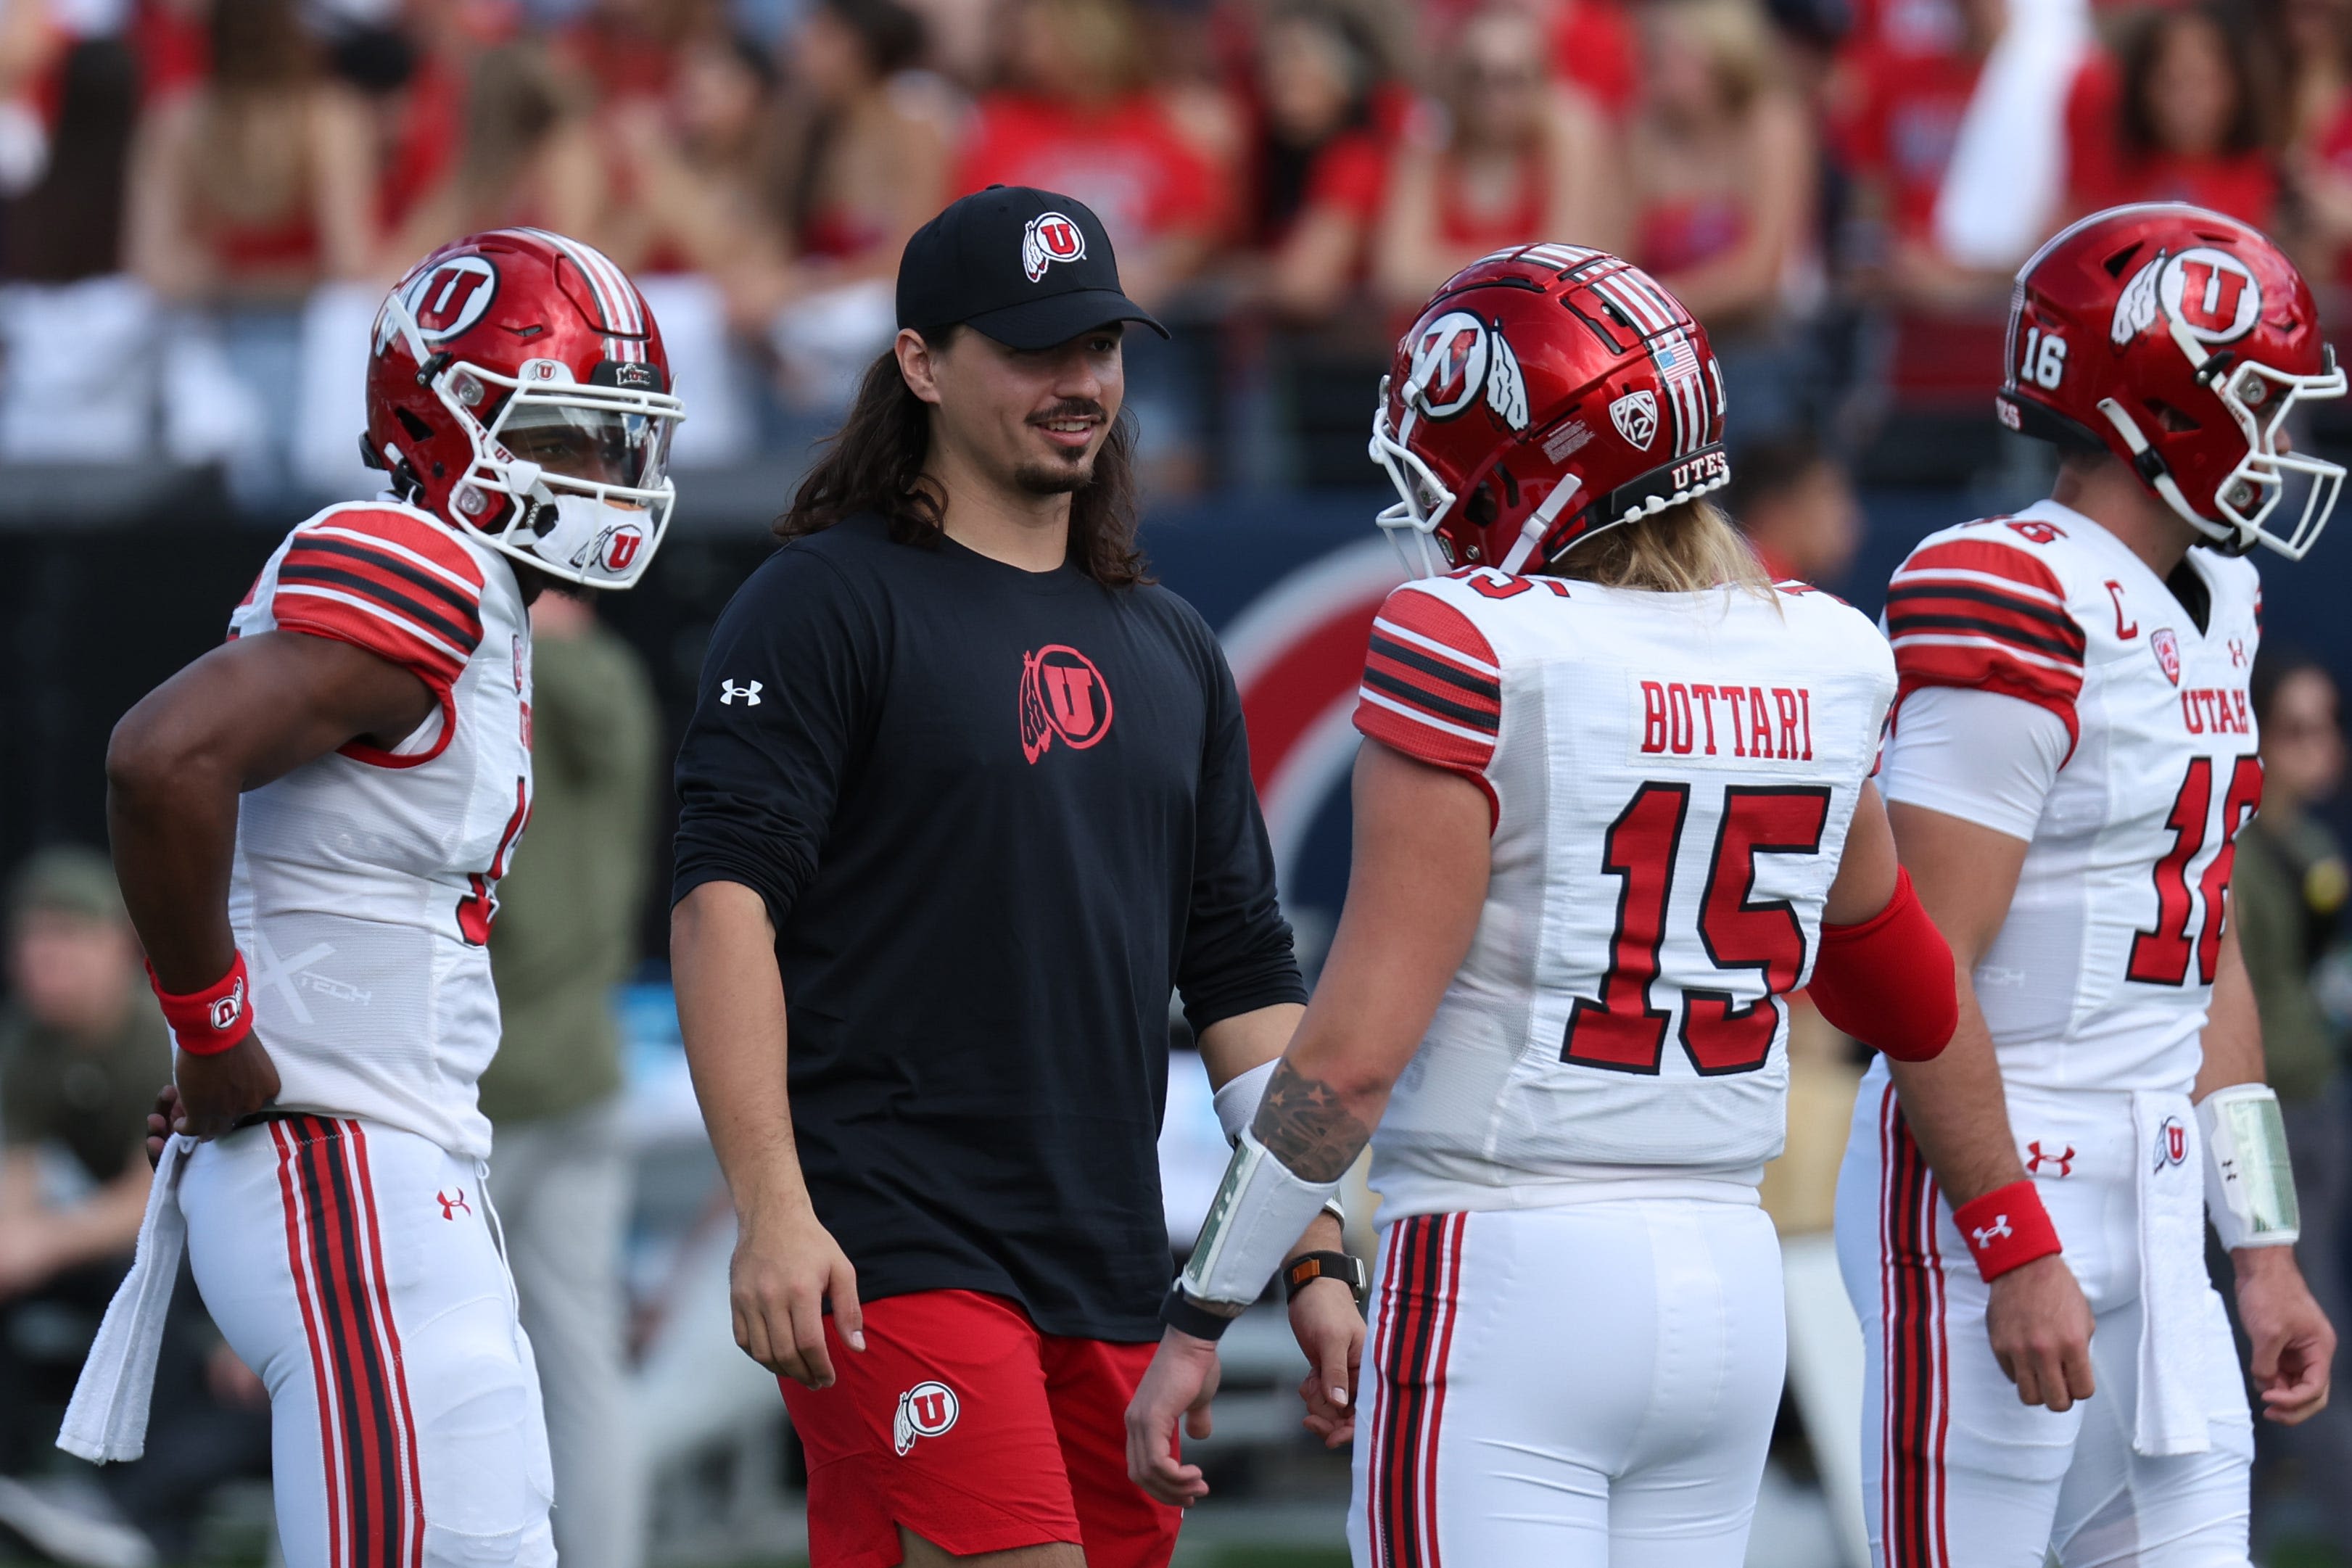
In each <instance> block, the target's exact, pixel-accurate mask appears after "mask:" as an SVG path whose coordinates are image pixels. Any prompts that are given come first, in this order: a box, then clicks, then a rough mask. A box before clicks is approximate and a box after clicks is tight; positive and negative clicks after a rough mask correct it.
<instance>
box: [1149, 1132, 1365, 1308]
mask: <svg viewBox="0 0 2352 1568" xmlns="http://www.w3.org/2000/svg"><path fill="white" fill-rule="evenodd" d="M1338 1193H1339V1183H1337V1182H1308V1181H1302V1180H1301V1179H1300V1178H1299V1177H1297V1175H1295V1174H1293V1173H1291V1169H1290V1167H1289V1166H1287V1165H1286V1164H1284V1163H1282V1162H1281V1161H1280V1160H1278V1159H1276V1158H1275V1156H1274V1154H1273V1152H1271V1151H1269V1150H1268V1149H1267V1148H1266V1146H1265V1144H1263V1143H1261V1142H1258V1141H1257V1134H1256V1133H1255V1132H1252V1131H1249V1130H1247V1129H1246V1128H1245V1129H1244V1130H1243V1131H1242V1135H1241V1140H1240V1142H1237V1143H1236V1144H1234V1157H1233V1160H1232V1161H1231V1163H1228V1164H1227V1165H1226V1166H1225V1179H1224V1180H1223V1182H1220V1183H1219V1184H1217V1196H1216V1201H1215V1202H1213V1203H1212V1204H1211V1205H1209V1217H1208V1218H1207V1219H1205V1220H1202V1222H1201V1239H1200V1240H1199V1241H1198V1242H1196V1243H1195V1244H1194V1245H1193V1247H1192V1259H1191V1261H1189V1262H1187V1263H1186V1264H1185V1265H1184V1272H1183V1273H1182V1274H1181V1275H1180V1276H1178V1277H1177V1280H1176V1285H1177V1289H1181V1290H1182V1291H1183V1292H1184V1294H1185V1295H1187V1296H1189V1297H1191V1298H1192V1300H1195V1301H1201V1302H1204V1303H1207V1304H1208V1305H1210V1306H1211V1307H1220V1306H1222V1307H1231V1308H1234V1309H1235V1310H1238V1309H1240V1308H1243V1307H1246V1306H1248V1305H1249V1304H1250V1303H1251V1302H1253V1301H1255V1300H1257V1299H1258V1297H1259V1296H1260V1295H1262V1294H1264V1293H1265V1285H1266V1281H1267V1280H1269V1279H1273V1278H1274V1271H1275V1270H1276V1269H1277V1268H1281V1267H1282V1262H1283V1259H1284V1258H1287V1257H1289V1256H1290V1250H1291V1248H1292V1247H1297V1245H1298V1238H1299V1237H1301V1236H1303V1235H1305V1234H1306V1232H1307V1226H1309V1225H1310V1224H1312V1223H1314V1219H1315V1216H1316V1215H1318V1214H1320V1213H1321V1212H1322V1210H1323V1206H1324V1205H1326V1204H1328V1203H1330V1202H1331V1201H1332V1199H1333V1197H1334V1196H1335V1195H1336V1194H1338Z"/></svg>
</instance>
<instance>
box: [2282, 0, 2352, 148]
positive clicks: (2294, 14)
mask: <svg viewBox="0 0 2352 1568" xmlns="http://www.w3.org/2000/svg"><path fill="white" fill-rule="evenodd" d="M2261 11H2262V17H2263V34H2264V36H2265V38H2266V41H2267V44H2268V47H2269V52H2270V55H2271V58H2272V59H2273V61H2274V62H2275V63H2276V64H2277V65H2278V66H2279V67H2280V68H2282V69H2283V71H2284V77H2285V79H2284V82H2283V83H2282V84H2281V85H2282V88H2283V90H2282V92H2281V94H2280V101H2281V103H2282V105H2283V107H2284V116H2283V119H2284V123H2283V124H2282V125H2281V126H2280V127H2279V131H2280V132H2281V134H2280V141H2281V142H2282V143H2283V144H2284V145H2285V146H2286V147H2288V148H2290V149H2292V150H2294V151H2297V152H2305V151H2308V150H2310V149H2312V148H2315V147H2316V146H2318V145H2319V143H2320V142H2321V140H2322V139H2323V138H2325V137H2326V134H2327V132H2329V130H2331V129H2332V128H2333V127H2334V126H2335V124H2336V121H2337V120H2338V119H2339V118H2340V117H2341V116H2342V114H2343V112H2344V109H2345V104H2346V100H2347V97H2352V3H2347V0H2265V4H2264V5H2263V6H2262V7H2261Z"/></svg>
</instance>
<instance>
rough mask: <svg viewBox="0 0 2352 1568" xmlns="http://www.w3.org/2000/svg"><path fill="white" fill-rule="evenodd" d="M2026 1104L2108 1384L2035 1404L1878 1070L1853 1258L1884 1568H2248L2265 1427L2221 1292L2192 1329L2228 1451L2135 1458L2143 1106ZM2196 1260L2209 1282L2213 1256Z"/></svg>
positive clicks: (1849, 1179) (1867, 1102) (2020, 1114)
mask: <svg viewBox="0 0 2352 1568" xmlns="http://www.w3.org/2000/svg"><path fill="white" fill-rule="evenodd" d="M2009 1106H2010V1121H2011V1128H2012V1130H2013V1131H2014V1133H2015V1136H2016V1138H2017V1142H2018V1145H2019V1156H2020V1158H2021V1159H2022V1160H2023V1161H2025V1162H2026V1163H2027V1165H2028V1167H2029V1170H2030V1171H2031V1173H2032V1175H2033V1177H2034V1179H2035V1185H2036V1188H2037V1190H2038V1191H2039V1192H2040V1193H2041V1194H2042V1206H2043V1207H2044V1208H2046V1209H2047V1210H2048V1211H2049V1213H2050V1218H2051V1220H2052V1222H2053V1224H2055V1225H2056V1226H2057V1227H2058V1237H2059V1239H2060V1240H2061V1241H2063V1243H2064V1244H2065V1248H2066V1251H2065V1258H2066V1262H2067V1265H2068V1267H2070V1268H2073V1269H2074V1277H2075V1279H2077V1280H2078V1281H2080V1282H2081V1284H2082V1287H2083V1293H2084V1296H2085V1297H2086V1298H2087V1299H2088V1300H2089V1301H2090V1304H2091V1310H2092V1312H2093V1314H2094V1316H2095V1327H2094V1329H2093V1331H2092V1335H2091V1363H2092V1366H2091V1373H2092V1377H2093V1380H2094V1382H2095V1384H2096V1385H2097V1389H2098V1392H2097V1393H2096V1394H2094V1395H2093V1396H2092V1397H2091V1398H2089V1399H2087V1400H2084V1401H2080V1402H2078V1403H2077V1404H2076V1405H2074V1408H2073V1409H2071V1410H2068V1411H2067V1412H2066V1413H2065V1414H2063V1415H2059V1414H2056V1413H2054V1412H2053V1411H2050V1410H2047V1409H2044V1408H2042V1407H2041V1406H2039V1405H2024V1404H2022V1403H2021V1402H2020V1401H2019V1399H2018V1397H2017V1388H2016V1385H2015V1384H2011V1382H2010V1381H2009V1378H2008V1377H2007V1375H2006V1374H2004V1373H2002V1372H2001V1370H2000V1363H1999V1362H1998V1361H1996V1360H1995V1359H1994V1358H1993V1353H1992V1344H1991V1342H1990V1340H1988V1339H1987V1338H1986V1337H1985V1306H1986V1301H1987V1292H1988V1287H1987V1286H1986V1285H1985V1283H1984V1281H1983V1280H1982V1279H1979V1278H1978V1275H1977V1269H1976V1264H1975V1263H1974V1261H1973V1260H1972V1259H1971V1258H1970V1257H1969V1249H1968V1247H1967V1244H1966V1243H1965V1242H1964V1241H1963V1240H1962V1239H1961V1237H1960V1234H1959V1231H1958V1227H1957V1226H1954V1224H1953V1223H1952V1209H1951V1205H1949V1204H1948V1203H1947V1202H1945V1201H1944V1198H1943V1195H1942V1194H1941V1193H1940V1192H1938V1191H1937V1187H1936V1182H1935V1178H1934V1176H1933V1175H1932V1174H1931V1173H1929V1172H1928V1169H1927V1161H1926V1160H1925V1159H1924V1158H1923V1157H1922V1156H1921V1155H1920V1152H1919V1148H1918V1145H1917V1144H1916V1142H1913V1140H1912V1137H1911V1133H1910V1130H1909V1129H1908V1128H1907V1127H1906V1126H1905V1125H1904V1122H1903V1118H1902V1111H1901V1109H1900V1107H1899V1106H1898V1105H1897V1104H1896V1102H1895V1093H1894V1089H1892V1087H1891V1086H1890V1085H1889V1084H1888V1083H1887V1080H1886V1072H1885V1068H1883V1067H1874V1068H1872V1070H1871V1073H1870V1075H1869V1077H1868V1078H1866V1079H1864V1082H1863V1088H1862V1093H1861V1095H1860V1096H1859V1097H1858V1098H1857V1100H1856V1101H1855V1104H1854V1115H1853V1131H1852V1132H1851V1134H1850V1135H1849V1137H1848V1139H1847V1142H1846V1152H1845V1164H1844V1167H1843V1170H1842V1171H1841V1172H1840V1173H1839V1178H1838V1205H1837V1244H1838V1263H1839V1266H1840V1268H1842V1269H1843V1272H1844V1275H1845V1284H1846V1291H1847V1293H1848V1294H1849V1295H1850V1296H1852V1297H1853V1308H1854V1312H1855V1314H1856V1315H1857V1316H1859V1317H1860V1318H1861V1320H1862V1337H1863V1343H1864V1346H1865V1347H1866V1352H1867V1356H1868V1362H1867V1366H1866V1370H1865V1373H1864V1391H1863V1434H1862V1453H1863V1499H1864V1513H1865V1515H1866V1517H1867V1519H1868V1521H1869V1525H1870V1545H1871V1561H1872V1563H1873V1564H1874V1568H2042V1563H2044V1562H2045V1561H2046V1557H2047V1553H2048V1552H2052V1551H2055V1552H2057V1554H2058V1561H2059V1563H2061V1564H2062V1565H2063V1568H2108V1565H2114V1568H2124V1565H2126V1564H2127V1565H2130V1568H2245V1565H2246V1563H2247V1555H2246V1552H2247V1545H2246V1525H2247V1511H2248V1509H2247V1483H2248V1475H2249V1471H2248V1467H2249V1465H2250V1464H2251V1463H2252V1458H2253V1428H2252V1421H2251V1419H2250V1417H2249V1415H2248V1412H2247V1405H2246V1393H2245V1385H2244V1383H2243V1381H2242V1375H2241V1373H2240V1372H2239V1370H2238V1352H2237V1346H2236V1344H2235V1343H2234V1342H2232V1341H2231V1337H2230V1325H2229V1320H2228V1319H2227V1317H2226V1316H2224V1314H2223V1312H2222V1310H2221V1298H2220V1297H2219V1296H2216V1295H2214V1294H2213V1292H2212V1289H2211V1287H2210V1285H2209V1286H2207V1287H2206V1288H2205V1289H2204V1290H2203V1292H2202V1300H2200V1301H2197V1302H2194V1303H2192V1306H2193V1309H2194V1310H2195V1312H2196V1313H2197V1316H2196V1318H2194V1319H2193V1320H2192V1321H2191V1324H2190V1330H2191V1333H2192V1335H2193V1340H2194V1342H2195V1348H2196V1349H2197V1351H2198V1352H2200V1353H2199V1354H2198V1355H2197V1357H2196V1358H2195V1359H2196V1361H2197V1362H2198V1363H2199V1364H2198V1366H2197V1368H2196V1369H2195V1371H2194V1373H2192V1374H2191V1375H2192V1376H2194V1378H2195V1379H2196V1382H2195V1384H2194V1389H2195V1393H2196V1396H2197V1397H2198V1399H2199V1400H2200V1402H2201V1404H2202V1406H2203V1408H2204V1411H2205V1422H2206V1432H2207V1441H2208V1442H2209V1443H2210V1447H2208V1448H2207V1449H2206V1451H2205V1452H2203V1453H2199V1454H2173V1455H2169V1456H2167V1457H2163V1458H2151V1457H2149V1456H2147V1455H2145V1454H2141V1453H2138V1452H2137V1451H2136V1450H2135V1449H2134V1448H2133V1446H2132V1438H2133V1428H2134V1423H2135V1420H2136V1418H2137V1411H2138V1406H2139V1384H2140V1377H2139V1341H2140V1328H2141V1317H2142V1305H2141V1299H2140V1289H2139V1282H2140V1256H2139V1246H2140V1243H2139V1233H2138V1223H2139V1200H2138V1196H2137V1186H2136V1182H2137V1175H2136V1173H2135V1169H2134V1166H2135V1163H2136V1162H2137V1161H2138V1160H2139V1159H2140V1158H2141V1157H2142V1156H2143V1155H2144V1154H2147V1153H2148V1152H2149V1151H2144V1150H2142V1149H2140V1148H2139V1147H2138V1139H2137V1135H2136V1133H2135V1131H2134V1128H2133V1124H2132V1121H2131V1117H2130V1114H2129V1110H2128V1101H2127V1098H2126V1097H2123V1096H2119V1095H2084V1094H2076V1095H2049V1096H2036V1095H2032V1094H2028V1093H2024V1092H2022V1091H2020V1090H2018V1089H2011V1090H2010V1095H2009ZM2117 1108H2121V1109H2120V1110H2118V1109H2117ZM2100 1110H2105V1111H2106V1112H2107V1114H2104V1115H2102V1114H2098V1112H2099V1111H2100ZM2195 1157H2196V1158H2200V1159H2201V1158H2202V1155H2201V1154H2198V1155H2196V1156H2195ZM2200 1179H2201V1178H2200ZM2197 1267H2198V1269H2199V1272H2200V1276H2201V1274H2202V1271H2203V1258H2202V1257H2201V1255H2200V1258H2198V1260H2197Z"/></svg>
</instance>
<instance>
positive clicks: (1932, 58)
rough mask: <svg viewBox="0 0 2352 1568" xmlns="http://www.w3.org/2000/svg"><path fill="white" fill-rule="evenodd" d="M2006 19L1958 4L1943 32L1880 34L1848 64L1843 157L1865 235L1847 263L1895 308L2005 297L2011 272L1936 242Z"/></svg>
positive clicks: (2001, 6)
mask: <svg viewBox="0 0 2352 1568" xmlns="http://www.w3.org/2000/svg"><path fill="white" fill-rule="evenodd" d="M2007 11H2008V0H1956V3H1955V4H1954V5H1952V6H1951V12H1952V15H1953V20H1954V26H1953V27H1952V28H1951V29H1950V30H1949V31H1948V32H1940V31H1934V32H1931V31H1927V30H1926V29H1913V30H1911V31H1908V32H1898V33H1889V34H1883V35H1881V36H1880V37H1875V38H1873V39H1871V40H1870V41H1868V42H1866V43H1864V44H1863V45H1861V46H1860V47H1857V48H1856V49H1855V50H1854V52H1853V55H1852V56H1851V57H1850V58H1849V59H1848V61H1847V69H1848V70H1849V72H1850V74H1851V80H1852V85H1853V106H1852V113H1851V117H1850V119H1849V120H1848V121H1847V122H1846V123H1845V125H1844V127H1843V130H1844V132H1845V135H1844V140H1845V143H1846V148H1845V150H1846V154H1847V158H1848V160H1849V163H1850V166H1851V168H1852V170H1853V178H1854V184H1855V186H1856V189H1855V192H1854V206H1855V214H1854V216H1855V217H1856V218H1857V220H1858V221H1859V223H1860V224H1862V225H1864V226H1866V227H1867V230H1868V232H1869V233H1870V235H1871V238H1870V239H1869V240H1868V241H1866V242H1864V244H1863V245H1862V246H1860V247H1858V248H1859V249H1860V251H1861V252H1862V254H1859V255H1856V256H1854V257H1853V258H1852V259H1853V260H1854V261H1855V263H1856V264H1857V265H1858V267H1859V268H1861V269H1862V270H1863V271H1864V274H1865V275H1866V276H1868V277H1869V278H1871V279H1872V280H1873V281H1874V282H1877V283H1879V284H1881V285H1882V286H1883V287H1884V289H1885V291H1886V292H1887V293H1888V294H1890V295H1891V296H1892V297H1893V298H1894V299H1895V300H1896V301H1897V302H1898V303H1901V304H1904V305H1908V306H1916V307H1925V308H1927V309H1946V310H1948V309H1956V308H1960V307H1964V306H1967V305H1970V304H1980V303H1987V302H1990V301H1992V300H2001V299H2005V298H2006V296H2007V293H2008V289H2009V283H2010V274H2009V273H2008V272H2006V271H2004V270H2001V269H2000V268H1979V267H1972V266H1968V265H1965V264H1963V263H1960V262H1958V261H1955V260H1953V259H1952V258H1950V257H1949V256H1948V254H1947V253H1946V252H1945V250H1944V248H1943V247H1942V246H1941V245H1940V244H1939V243H1938V242H1937V236H1936V204H1937V196H1938V195H1940V194H1941V193H1942V190H1943V185H1944V174H1945V171H1946V169H1947V168H1948V166H1949V165H1950V163H1951V161H1952V151H1953V148H1954V146H1955V145H1956V144H1957V143H1958V139H1959V132H1960V122H1961V121H1962V120H1963V119H1964V118H1965V117H1966V115H1967V113H1968V110H1969V101H1970V100H1971V99H1972V98H1973V97H1974V95H1975V93H1976V89H1977V82H1978V79H1979V77H1980V75H1981V74H1982V72H1983V70H1984V64H1985V57H1986V56H1987V55H1988V54H1989V53H1990V51H1991V49H1992V46H1993V43H1994V41H1995V40H1996V39H1998V38H1999V37H2000V31H2001V26H2002V23H2003V20H2004V18H2005V16H2006V14H2007Z"/></svg>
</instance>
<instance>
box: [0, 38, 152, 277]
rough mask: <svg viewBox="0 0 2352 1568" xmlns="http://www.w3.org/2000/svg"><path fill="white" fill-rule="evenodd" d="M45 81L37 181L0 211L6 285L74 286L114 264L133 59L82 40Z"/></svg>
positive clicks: (133, 101) (118, 45)
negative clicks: (49, 90) (45, 129)
mask: <svg viewBox="0 0 2352 1568" xmlns="http://www.w3.org/2000/svg"><path fill="white" fill-rule="evenodd" d="M54 86H55V89H56V92H57V122H56V124H55V126H54V128H53V129H52V130H51V132H50V133H49V135H48V139H47V147H46V150H45V155H44V158H43V161H42V168H41V174H40V177H39V179H38V180H37V181H36V182H35V183H34V184H31V185H30V186H28V187H26V188H25V189H23V190H21V191H19V192H17V193H16V195H13V196H12V197H11V198H10V199H9V200H8V202H7V203H6V205H5V208H0V274H5V276H6V277H7V278H8V279H10V280H11V281H21V282H29V283H78V282H80V281H81V280H82V279H89V278H99V277H104V276H106V275H107V274H110V273H113V272H118V271H120V270H121V267H122V206H123V177H124V172H125V170H126V169H127V168H128V166H129V163H130V155H131V129H132V126H133V125H134V124H135V123H136V117H137V114H138V105H139V62H138V59H137V58H136V57H135V56H134V55H133V54H132V53H131V49H130V48H129V47H128V46H126V45H125V44H123V43H122V42H121V40H120V39H116V38H90V39H85V40H83V41H81V42H79V43H76V44H74V45H73V46H72V47H70V48H68V50H67V51H66V52H65V55H64V58H63V59H62V60H61V61H60V62H59V68H58V76H57V79H56V80H55V83H54Z"/></svg>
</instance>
